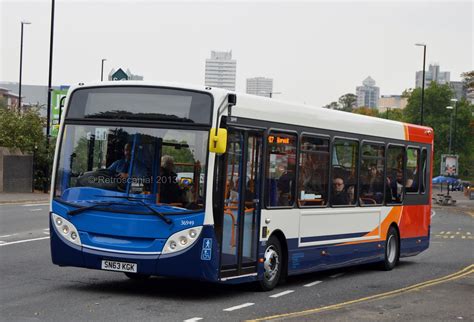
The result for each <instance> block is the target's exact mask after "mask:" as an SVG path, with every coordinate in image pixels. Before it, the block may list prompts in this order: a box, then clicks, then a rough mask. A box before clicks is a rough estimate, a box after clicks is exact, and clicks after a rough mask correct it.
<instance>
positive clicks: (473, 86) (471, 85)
mask: <svg viewBox="0 0 474 322" xmlns="http://www.w3.org/2000/svg"><path fill="white" fill-rule="evenodd" d="M461 77H462V79H463V83H464V86H466V88H467V91H468V92H469V91H474V70H471V71H470V72H465V73H462V74H461Z"/></svg>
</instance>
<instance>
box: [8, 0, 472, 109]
mask: <svg viewBox="0 0 474 322" xmlns="http://www.w3.org/2000/svg"><path fill="white" fill-rule="evenodd" d="M473 10H474V6H473V2H472V1H465V2H455V1H449V2H448V1H445V2H429V1H423V2H414V1H395V2H388V1H379V2H374V1H372V2H360V1H357V2H356V1H345V2H341V1H326V2H323V1H233V2H230V1H213V2H211V1H187V2H183V1H167V2H164V1H109V0H102V1H71V0H68V1H66V0H56V10H55V22H54V60H53V75H52V78H53V85H65V84H77V83H79V82H89V81H98V80H100V68H101V60H102V58H105V59H107V61H106V62H105V71H106V74H108V72H109V71H110V70H111V69H112V68H119V67H121V68H124V69H126V68H129V69H130V70H131V72H132V73H134V74H138V75H143V76H144V79H145V80H146V81H171V82H180V83H187V84H196V85H204V69H205V60H206V58H210V52H211V51H212V50H217V51H229V50H232V56H233V58H234V59H236V60H237V84H236V90H237V91H238V92H245V84H246V83H245V82H246V78H249V77H257V76H263V77H270V78H273V79H274V88H273V91H275V92H281V94H278V95H275V96H278V99H282V100H286V101H294V102H302V103H306V104H310V105H315V106H323V105H326V104H328V103H330V102H331V101H335V100H337V99H338V98H339V97H340V96H341V95H343V94H345V93H355V87H356V86H358V85H361V84H362V81H363V80H364V79H365V78H366V77H367V76H369V75H370V76H371V77H372V78H373V79H374V80H375V81H376V83H377V84H376V85H377V86H379V87H380V93H381V94H382V95H390V94H392V95H397V94H401V93H402V92H403V90H405V89H407V88H412V87H414V86H415V73H416V71H417V70H421V69H422V64H423V60H422V58H423V49H422V47H416V46H415V45H414V44H415V43H420V42H421V43H426V44H427V59H426V66H427V68H428V65H429V64H430V63H438V64H439V65H440V66H441V70H443V71H450V72H451V80H460V74H461V73H462V72H465V71H468V70H472V69H474V68H473V56H474V55H473V54H474V47H473V46H474V41H473V29H474V24H473V15H474V12H473ZM21 21H29V22H31V25H25V27H24V28H25V29H24V41H23V44H24V46H23V84H32V85H47V84H48V64H49V37H50V23H51V1H50V0H48V1H44V0H37V1H22V0H0V81H11V82H18V78H19V56H20V26H21V24H20V22H21Z"/></svg>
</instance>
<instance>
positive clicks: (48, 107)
mask: <svg viewBox="0 0 474 322" xmlns="http://www.w3.org/2000/svg"><path fill="white" fill-rule="evenodd" d="M54 5H55V1H54V0H51V28H50V35H49V72H48V74H49V76H48V98H47V102H46V104H47V105H46V153H47V155H48V156H49V138H50V132H51V91H52V90H53V88H52V78H53V48H54V47H53V40H54ZM45 168H46V169H45V174H46V178H49V169H50V166H49V163H46V167H45ZM48 183H49V182H48V181H47V180H45V181H44V184H43V192H48Z"/></svg>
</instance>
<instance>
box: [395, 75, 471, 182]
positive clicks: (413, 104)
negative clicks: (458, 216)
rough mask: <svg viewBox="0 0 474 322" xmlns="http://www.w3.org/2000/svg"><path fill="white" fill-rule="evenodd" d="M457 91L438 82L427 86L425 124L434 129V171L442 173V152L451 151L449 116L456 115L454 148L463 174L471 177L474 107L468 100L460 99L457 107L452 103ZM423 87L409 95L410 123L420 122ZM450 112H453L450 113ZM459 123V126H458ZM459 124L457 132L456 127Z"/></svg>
mask: <svg viewBox="0 0 474 322" xmlns="http://www.w3.org/2000/svg"><path fill="white" fill-rule="evenodd" d="M453 97H454V93H453V92H452V89H451V88H450V86H449V85H439V84H437V83H436V82H433V83H431V84H430V86H429V87H428V88H426V89H425V100H424V121H423V123H424V125H426V126H430V127H432V128H433V130H434V134H435V142H434V151H435V153H434V164H433V167H434V173H435V174H438V173H439V164H440V158H441V154H447V153H448V152H449V151H448V149H449V147H448V146H449V132H450V118H451V116H452V117H453V128H452V151H451V152H455V153H456V154H459V156H460V157H459V169H460V175H461V176H463V177H472V176H473V175H474V168H473V164H474V133H473V130H474V129H473V128H472V125H471V122H472V112H473V106H472V105H470V104H469V102H467V101H466V100H462V101H460V102H457V104H456V109H453V110H449V109H447V108H446V107H447V106H452V105H453V104H454V103H453V102H451V98H453ZM420 106H421V89H419V88H417V89H415V90H413V92H412V93H411V95H410V96H409V97H408V104H407V107H406V108H405V109H404V111H403V114H404V120H405V121H406V122H408V123H414V124H420ZM451 113H453V114H452V115H451ZM455 125H456V126H455ZM455 127H456V129H457V131H456V132H457V133H455V131H454V128H455Z"/></svg>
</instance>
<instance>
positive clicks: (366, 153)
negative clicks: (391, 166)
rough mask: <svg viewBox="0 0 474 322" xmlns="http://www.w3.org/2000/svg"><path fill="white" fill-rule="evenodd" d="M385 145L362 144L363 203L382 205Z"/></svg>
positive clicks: (361, 175) (361, 177)
mask: <svg viewBox="0 0 474 322" xmlns="http://www.w3.org/2000/svg"><path fill="white" fill-rule="evenodd" d="M384 148H385V147H384V146H383V145H381V144H375V143H364V144H363V145H362V159H361V164H360V177H359V183H360V184H359V188H360V193H359V201H360V204H361V205H380V204H383V198H384V179H383V178H384V162H385V154H384V152H385V151H384Z"/></svg>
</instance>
